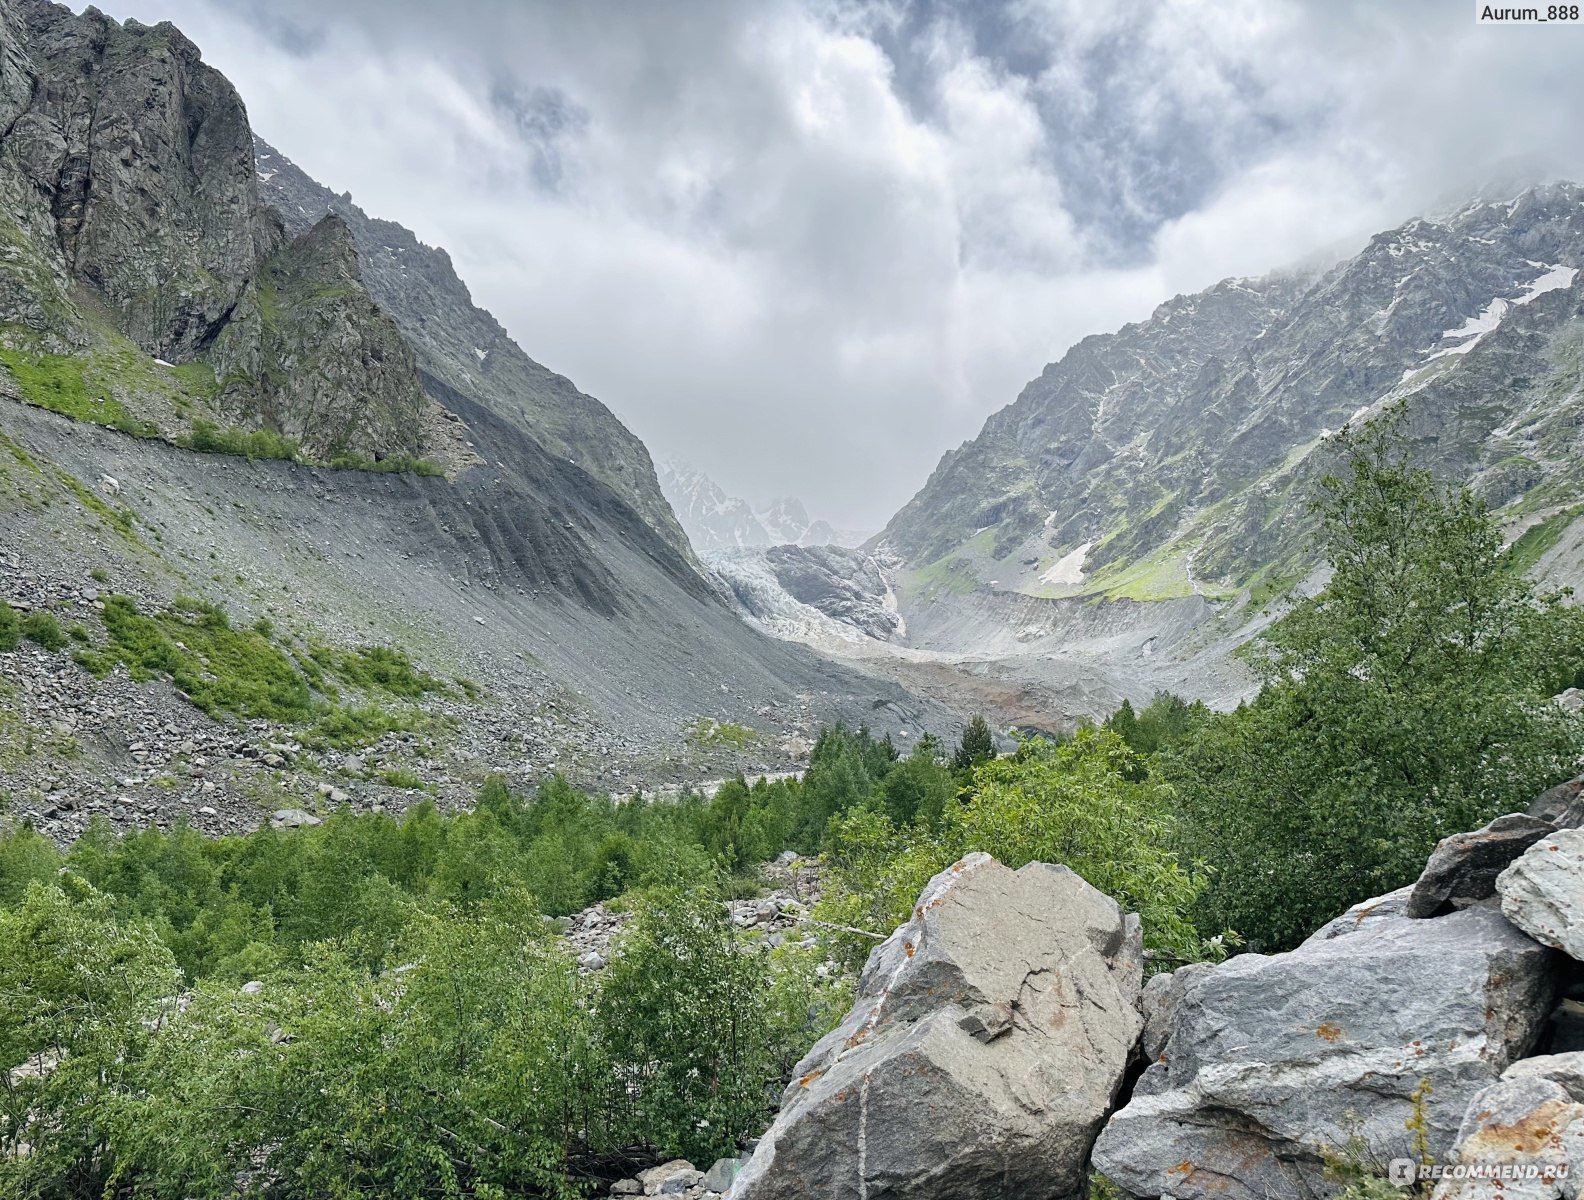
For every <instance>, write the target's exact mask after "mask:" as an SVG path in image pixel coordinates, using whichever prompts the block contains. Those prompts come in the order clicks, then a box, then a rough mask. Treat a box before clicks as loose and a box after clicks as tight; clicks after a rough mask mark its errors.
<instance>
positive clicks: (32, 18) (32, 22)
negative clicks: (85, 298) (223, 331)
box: [0, 0, 273, 360]
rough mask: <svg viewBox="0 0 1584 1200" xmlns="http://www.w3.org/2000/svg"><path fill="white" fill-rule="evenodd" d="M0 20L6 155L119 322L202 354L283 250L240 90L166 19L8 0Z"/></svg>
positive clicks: (155, 344) (78, 272)
mask: <svg viewBox="0 0 1584 1200" xmlns="http://www.w3.org/2000/svg"><path fill="white" fill-rule="evenodd" d="M0 29H3V30H4V32H5V33H6V34H7V35H8V36H7V37H6V39H5V40H6V42H7V45H6V47H5V49H4V51H3V52H0V118H8V119H7V120H6V121H5V123H4V124H0V138H3V145H0V156H3V158H4V160H5V161H6V163H7V164H8V165H9V166H10V167H12V168H13V169H14V170H16V171H17V173H18V174H19V175H20V176H21V177H22V178H23V179H25V180H26V181H28V183H30V184H31V186H32V189H33V191H34V195H33V197H31V204H32V205H33V206H36V207H37V208H38V209H40V210H41V211H43V212H47V213H48V214H49V217H50V218H51V219H52V220H53V224H54V233H55V238H56V240H57V242H58V244H59V246H60V248H61V250H62V252H63V254H64V258H65V263H66V266H67V268H68V269H69V270H70V272H71V274H72V276H73V277H74V278H75V279H76V280H78V281H80V282H81V283H84V284H86V285H88V286H89V287H91V288H93V289H94V290H95V291H97V292H98V293H99V294H100V295H101V296H103V297H104V299H105V301H106V302H107V307H108V312H109V315H110V316H111V318H112V320H114V321H115V323H116V324H117V325H118V326H119V327H120V329H121V331H122V332H123V333H125V334H127V335H128V336H129V337H131V338H132V340H133V341H135V342H136V343H137V344H138V345H140V346H141V347H142V348H143V349H144V350H146V351H148V352H150V353H152V354H157V355H163V356H165V357H167V358H171V359H174V360H181V359H185V358H191V357H193V356H194V355H195V354H196V353H197V352H198V351H199V350H200V349H201V348H202V347H203V346H204V345H205V344H206V343H207V341H208V339H209V338H210V337H212V336H213V334H214V332H215V330H217V329H218V328H219V326H220V325H221V324H222V323H223V322H224V321H225V319H226V317H227V315H228V314H229V313H230V311H231V309H232V306H233V305H235V304H236V302H237V300H238V298H239V297H240V296H241V294H242V291H243V288H244V287H245V286H246V284H247V282H248V280H249V279H250V278H251V277H252V276H253V273H254V271H255V269H256V268H257V266H258V263H259V260H260V259H261V258H262V257H263V256H264V255H265V254H267V253H268V252H269V251H270V250H272V249H273V245H271V243H270V237H271V227H270V226H269V224H268V222H266V221H265V220H264V219H263V217H262V212H261V209H260V207H259V201H258V185H257V180H256V177H255V176H254V173H253V139H252V134H251V132H250V131H249V129H248V121H247V113H246V111H245V110H244V108H243V106H242V101H241V99H240V98H239V97H238V96H237V93H236V90H235V89H234V88H233V87H232V86H231V84H230V83H228V82H227V81H226V79H225V78H224V77H223V76H222V75H220V73H219V72H217V71H215V70H214V69H213V68H211V67H209V66H207V65H206V64H205V63H204V62H203V61H202V60H201V58H200V56H199V53H198V48H197V47H196V46H194V45H193V44H192V42H190V41H188V40H187V38H185V37H184V36H182V34H181V33H180V32H179V31H178V30H177V29H176V28H175V27H174V26H172V25H170V24H168V23H162V24H159V25H155V26H145V25H141V24H139V23H137V22H136V21H128V22H126V23H125V24H119V23H117V22H116V21H114V20H112V19H111V18H109V17H107V16H105V15H104V14H102V13H100V12H99V11H98V10H97V9H92V8H90V9H89V10H88V11H87V12H85V13H84V14H83V15H82V16H77V15H75V14H73V13H72V12H71V10H70V9H67V8H65V7H63V6H60V5H55V4H50V3H46V2H44V0H0ZM10 35H19V36H17V37H15V38H14V37H13V36H10ZM24 97H25V99H24Z"/></svg>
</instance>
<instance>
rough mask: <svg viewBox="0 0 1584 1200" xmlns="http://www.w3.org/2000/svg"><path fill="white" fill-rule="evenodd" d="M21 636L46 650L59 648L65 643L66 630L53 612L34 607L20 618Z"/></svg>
mask: <svg viewBox="0 0 1584 1200" xmlns="http://www.w3.org/2000/svg"><path fill="white" fill-rule="evenodd" d="M21 629H22V636H23V637H25V638H27V639H28V640H29V641H31V642H36V643H37V644H38V645H40V646H43V647H44V649H46V650H59V649H60V648H61V647H62V646H64V645H65V644H66V631H65V630H63V629H62V628H61V625H60V622H59V621H57V620H56V619H55V616H54V614H52V613H47V612H45V611H44V610H43V609H39V608H36V609H34V610H33V611H32V612H30V613H28V615H27V616H25V617H23V618H22V624H21Z"/></svg>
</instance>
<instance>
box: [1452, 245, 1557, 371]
mask: <svg viewBox="0 0 1584 1200" xmlns="http://www.w3.org/2000/svg"><path fill="white" fill-rule="evenodd" d="M1529 265H1530V266H1531V267H1536V268H1538V269H1539V270H1540V272H1541V274H1540V275H1539V277H1538V278H1536V279H1534V280H1532V281H1530V284H1529V289H1528V290H1527V291H1526V292H1524V293H1523V295H1521V296H1516V297H1514V298H1513V299H1511V300H1506V299H1503V298H1502V297H1500V296H1498V297H1496V299H1494V300H1492V301H1491V302H1490V303H1489V304H1487V305H1486V306H1485V307H1484V309H1482V310H1481V311H1480V314H1479V315H1478V316H1475V317H1470V318H1469V319H1468V320H1467V321H1465V322H1463V324H1462V325H1460V326H1458V327H1457V328H1456V329H1448V330H1445V331H1444V332H1443V333H1442V334H1441V340H1442V341H1456V342H1459V343H1460V344H1459V345H1456V346H1447V347H1445V348H1444V349H1441V350H1437V351H1436V352H1435V353H1434V354H1432V355H1430V358H1432V359H1436V358H1445V357H1447V356H1448V355H1452V354H1467V353H1468V352H1469V351H1470V350H1472V349H1474V347H1475V346H1477V345H1479V344H1480V342H1481V341H1483V340H1484V338H1485V335H1486V334H1487V333H1491V332H1493V331H1494V330H1495V329H1496V327H1497V326H1499V325H1500V324H1501V323H1502V318H1503V317H1505V316H1506V315H1507V314H1508V313H1509V312H1511V311H1512V310H1513V308H1514V307H1516V306H1517V305H1521V304H1528V303H1529V302H1530V301H1532V300H1536V299H1538V298H1539V297H1541V296H1543V295H1545V294H1546V293H1547V292H1555V291H1558V290H1560V289H1561V288H1566V287H1572V286H1573V280H1574V277H1575V276H1577V275H1578V268H1577V267H1566V266H1560V265H1556V266H1553V265H1550V264H1547V263H1541V262H1533V261H1531V262H1530V263H1529ZM1465 339H1466V340H1465ZM1427 361H1428V360H1427Z"/></svg>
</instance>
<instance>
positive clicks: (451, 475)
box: [0, 0, 952, 838]
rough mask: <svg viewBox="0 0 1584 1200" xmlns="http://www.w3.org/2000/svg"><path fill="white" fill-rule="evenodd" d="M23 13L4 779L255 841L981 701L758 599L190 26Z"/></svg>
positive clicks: (5, 120)
mask: <svg viewBox="0 0 1584 1200" xmlns="http://www.w3.org/2000/svg"><path fill="white" fill-rule="evenodd" d="M0 25H3V28H4V32H5V37H4V39H3V48H4V55H3V58H0V195H3V197H4V199H5V207H4V209H3V210H0V212H3V214H4V215H3V216H0V602H4V603H6V604H8V605H9V606H10V608H11V609H13V610H16V611H19V612H21V613H24V614H27V615H28V616H29V617H30V619H31V618H34V617H37V618H38V620H37V621H35V623H34V628H35V629H36V630H38V631H40V632H38V636H37V637H36V638H35V639H33V640H29V641H23V642H21V643H20V644H19V645H17V646H15V647H6V648H0V806H3V807H7V808H10V809H12V810H13V811H16V812H20V813H21V814H22V815H24V816H26V817H28V818H29V819H32V820H35V821H36V822H38V823H39V824H40V825H41V826H42V827H44V828H45V829H47V830H49V831H50V832H51V833H53V834H55V835H57V836H59V837H62V838H69V837H71V836H74V835H75V834H76V833H77V832H80V831H81V829H82V828H83V826H84V825H85V823H86V822H87V820H88V819H89V817H90V816H92V815H94V814H95V813H99V814H104V815H107V816H109V817H111V819H112V820H114V821H115V822H116V823H117V824H119V825H121V826H122V827H136V826H140V825H147V824H156V825H159V824H169V823H170V822H171V821H173V820H175V819H176V818H177V817H178V816H181V817H185V818H187V819H189V820H192V821H194V822H195V823H196V824H198V825H199V826H200V827H202V828H206V829H214V830H220V829H229V828H237V827H247V826H251V825H253V824H257V823H258V822H259V821H260V820H261V819H263V818H264V817H265V816H267V814H268V813H269V812H272V811H275V810H277V809H288V808H292V809H303V810H305V811H306V810H312V809H314V808H316V807H318V806H321V805H323V804H326V803H330V804H347V805H352V806H371V805H375V804H379V805H385V806H391V805H402V804H406V803H410V802H412V801H413V800H415V799H417V798H419V797H423V796H433V797H437V798H439V799H440V800H442V801H444V802H448V803H459V804H460V803H466V802H468V801H470V799H471V797H472V796H473V795H474V794H475V792H476V789H477V787H478V785H479V783H480V782H481V780H482V779H483V778H484V776H485V775H487V774H488V773H491V772H496V771H499V772H503V773H505V774H506V775H507V776H508V777H510V778H512V779H513V780H514V781H516V782H517V783H518V784H520V785H523V786H530V785H532V784H533V783H534V782H535V781H536V780H539V779H543V778H545V777H546V776H547V775H549V774H550V773H552V772H556V771H560V772H565V773H567V774H569V775H570V776H571V777H573V778H574V779H576V780H578V781H579V782H581V783H584V784H588V785H591V786H601V787H609V788H611V789H612V790H617V789H620V790H630V789H631V788H632V787H633V786H635V785H638V784H644V785H647V784H650V783H652V782H656V781H661V780H679V779H688V778H693V779H698V778H713V777H718V776H719V775H721V774H722V773H730V772H731V771H734V770H736V769H738V768H748V769H754V768H765V767H772V766H776V767H782V768H785V767H790V766H794V765H796V763H797V761H798V760H799V758H800V757H801V756H802V755H803V754H804V753H806V749H807V739H808V738H809V737H810V736H811V735H812V734H813V733H814V732H815V731H816V730H817V729H818V727H819V726H820V725H821V724H823V723H825V722H828V721H832V720H837V719H846V720H848V721H851V722H854V723H856V722H859V721H866V722H868V723H869V724H870V725H872V726H874V727H875V728H876V729H888V728H890V729H900V728H902V727H904V726H906V725H914V724H919V723H921V722H928V721H934V722H936V723H937V724H940V725H941V726H943V727H944V726H947V725H949V724H950V723H951V721H952V718H950V717H949V716H948V714H947V710H946V709H945V708H944V707H942V706H939V705H933V704H920V703H919V702H916V701H915V700H914V699H913V698H912V697H911V696H909V695H908V694H907V693H906V692H905V691H904V690H903V689H901V688H900V687H898V686H896V685H894V684H892V683H887V682H883V681H876V680H874V679H871V678H867V677H865V676H863V675H860V674H858V673H856V672H854V671H852V670H849V669H846V668H843V667H840V666H837V665H834V664H831V663H829V662H827V661H825V660H822V659H820V658H819V657H817V656H815V655H813V654H812V653H810V652H809V651H807V650H806V649H805V648H803V647H799V646H793V645H789V644H787V643H785V642H779V641H776V640H773V639H771V638H768V637H766V636H764V635H763V634H761V633H759V632H757V631H756V630H754V629H753V628H751V627H750V626H748V625H747V624H745V623H744V622H742V621H740V620H738V619H737V618H736V616H735V615H734V613H733V611H732V610H731V608H730V607H729V606H728V604H727V603H726V601H725V599H724V598H723V596H722V594H721V592H720V591H719V589H718V587H717V586H716V585H715V584H714V583H713V582H710V581H708V580H706V578H705V577H704V576H703V575H701V574H700V572H699V570H698V568H697V564H696V562H695V560H694V559H693V557H692V554H691V551H690V549H689V547H688V545H687V543H686V540H685V539H684V537H683V536H682V533H681V529H680V527H679V526H677V525H676V522H675V520H674V518H673V517H672V516H671V514H670V511H669V509H668V508H667V507H666V505H665V501H664V499H663V498H662V497H661V496H660V493H659V488H658V484H657V483H656V481H655V479H654V473H653V470H652V467H651V466H650V465H649V458H648V455H647V452H646V451H645V450H644V448H643V446H642V444H641V443H639V442H638V441H637V439H635V438H633V436H632V435H631V434H630V433H629V432H628V431H627V430H626V429H625V428H623V427H622V426H621V424H620V423H619V422H618V421H617V420H616V419H615V418H614V417H613V416H612V415H611V414H610V413H609V412H608V410H606V409H605V408H604V407H603V406H601V405H599V404H598V402H597V401H594V400H592V399H590V398H589V397H586V396H584V395H582V394H581V393H580V392H578V391H577V389H576V388H575V387H573V385H572V384H571V383H569V382H568V381H566V380H564V379H561V378H560V377H559V376H555V375H553V374H551V373H550V372H548V371H546V370H545V369H544V368H542V367H539V366H538V365H537V364H535V363H533V362H532V360H530V359H528V358H527V356H526V355H524V354H523V353H522V352H521V351H520V350H519V349H517V347H516V346H515V345H514V344H513V343H512V342H511V341H510V340H509V339H508V338H507V337H506V335H505V334H504V332H503V331H501V330H500V327H499V326H498V325H496V324H495V323H494V321H493V319H492V318H490V317H489V316H488V314H486V313H483V312H481V311H480V310H478V309H475V308H473V307H472V306H471V304H470V302H469V301H468V300H467V292H466V289H465V287H464V286H463V285H462V284H461V282H460V280H458V279H457V278H456V277H455V275H454V273H452V272H451V269H450V264H449V260H448V259H447V258H446V256H445V254H444V252H443V251H439V250H431V249H428V248H425V247H421V246H419V245H418V243H417V242H416V240H415V239H413V238H412V236H411V234H408V233H407V232H406V231H405V230H402V229H400V227H398V226H394V225H388V224H386V223H382V222H376V221H373V220H371V219H370V218H367V217H366V216H364V215H363V214H362V213H361V212H360V211H359V210H357V209H356V208H355V207H353V206H351V204H350V201H341V202H338V203H337V204H336V205H335V206H334V207H335V211H334V212H330V211H320V210H319V209H318V208H312V209H310V205H309V204H308V201H314V202H315V203H318V202H319V200H322V199H323V198H324V197H326V196H328V195H329V193H327V192H325V191H324V190H323V189H320V188H318V186H317V185H314V184H312V183H311V181H307V180H306V178H305V177H303V176H301V174H300V172H296V171H295V169H293V168H290V167H289V165H288V164H286V163H285V162H284V160H280V159H279V158H278V156H275V155H274V154H273V152H271V151H269V150H267V149H261V150H259V151H258V153H260V154H263V155H269V156H271V157H270V158H269V159H267V160H266V161H269V162H274V163H275V165H274V167H273V168H265V169H263V170H260V169H259V168H258V165H257V164H256V162H255V144H254V141H253V138H252V135H251V133H250V132H249V129H248V124H247V116H246V113H245V111H244V109H243V107H242V103H241V100H240V99H239V98H238V96H237V95H236V93H235V91H234V90H233V89H232V88H231V87H230V85H229V84H227V83H226V81H225V80H224V79H223V78H222V77H221V76H219V75H218V74H217V73H216V72H214V71H213V70H212V69H211V68H209V67H208V66H206V65H205V64H204V63H203V62H202V60H201V57H200V56H199V52H198V50H197V48H196V47H195V46H193V45H192V43H191V42H189V41H187V39H185V38H184V37H183V36H182V35H181V34H180V33H179V32H178V31H177V30H175V29H174V28H173V27H171V26H170V25H160V26H156V27H152V28H150V27H144V26H141V25H138V24H136V23H134V22H128V23H126V24H124V25H122V24H117V23H116V22H114V21H112V20H110V19H109V18H107V17H104V16H103V15H101V14H99V13H98V12H97V11H94V10H90V11H89V12H88V13H86V14H85V15H83V16H80V17H79V16H75V15H73V14H72V13H71V12H70V11H69V10H67V9H65V8H61V7H58V6H55V5H51V4H48V3H46V2H45V0H0ZM272 171H273V174H272V173H271V172H272ZM261 175H270V176H271V178H270V179H269V180H266V181H264V184H263V185H261ZM269 183H274V188H273V190H271V191H269V192H268V193H267V194H264V195H261V194H260V190H259V189H260V187H261V186H264V185H267V184H269ZM288 187H290V188H292V189H293V190H291V191H287V190H286V189H287V188H288ZM289 197H296V200H293V201H292V203H291V204H290V206H289V207H290V211H289V212H287V213H286V215H285V216H284V217H282V215H281V214H280V212H278V211H276V210H275V209H272V208H271V207H269V202H271V201H275V202H283V203H284V202H286V200H287V199H288V198H289ZM299 201H300V202H299ZM329 207H330V205H329V203H328V202H325V208H326V209H328V208H329ZM402 259H405V260H407V261H406V262H401V261H397V260H402Z"/></svg>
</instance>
